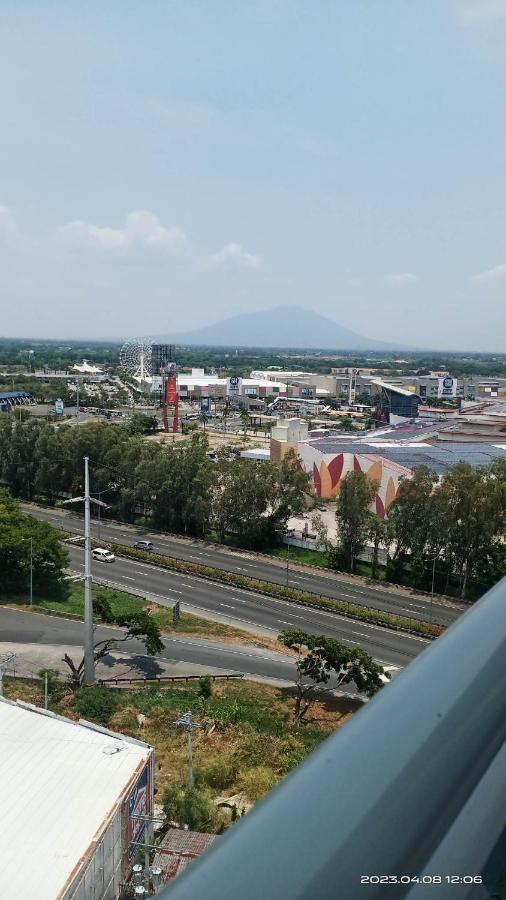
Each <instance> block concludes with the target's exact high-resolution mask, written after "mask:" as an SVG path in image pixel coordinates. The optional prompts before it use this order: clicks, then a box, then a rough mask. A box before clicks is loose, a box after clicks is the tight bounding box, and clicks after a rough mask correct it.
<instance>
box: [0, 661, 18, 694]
mask: <svg viewBox="0 0 506 900" xmlns="http://www.w3.org/2000/svg"><path fill="white" fill-rule="evenodd" d="M15 658H16V655H15V654H14V653H5V654H4V656H0V697H3V695H4V674H5V672H6V671H7V669H8V668H9V666H10V664H11V662H12V660H13V659H15Z"/></svg>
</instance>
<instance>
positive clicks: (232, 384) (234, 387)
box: [227, 375, 242, 397]
mask: <svg viewBox="0 0 506 900" xmlns="http://www.w3.org/2000/svg"><path fill="white" fill-rule="evenodd" d="M241 394H242V378H239V375H231V376H230V378H228V379H227V397H240V396H241Z"/></svg>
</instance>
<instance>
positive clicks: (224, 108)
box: [0, 0, 506, 351]
mask: <svg viewBox="0 0 506 900" xmlns="http://www.w3.org/2000/svg"><path fill="white" fill-rule="evenodd" d="M505 100H506V0H419V2H413V0H311V2H307V0H213V2H209V0H149V2H144V3H140V2H139V0H116V2H113V3H105V4H104V3H103V2H99V0H87V2H86V3H78V2H70V3H69V2H68V0H52V2H51V3H41V2H40V0H2V3H1V5H0V123H1V125H0V308H1V318H0V336H4V337H8V336H17V337H32V338H33V337H41V338H42V337H45V338H69V339H70V338H83V337H85V338H96V339H109V338H122V337H129V336H134V335H139V336H140V335H148V334H161V333H167V332H177V331H188V330H190V329H191V328H193V327H199V328H200V327H201V326H203V325H206V324H210V323H212V322H215V321H218V320H220V319H222V318H225V317H227V316H230V315H236V314H238V313H241V312H252V311H255V310H268V309H269V308H272V307H275V306H283V305H286V306H293V305H298V306H302V307H304V308H307V309H312V310H315V311H317V312H319V313H321V314H323V315H326V316H329V317H330V318H332V319H334V320H335V321H337V322H338V323H339V324H341V325H343V326H346V327H347V328H351V329H353V330H355V331H356V332H359V333H360V334H363V335H367V336H369V337H374V338H376V339H379V340H387V341H395V342H396V343H403V342H405V343H406V344H409V345H411V346H425V347H430V348H434V349H448V350H449V349H455V350H460V349H462V350H477V351H478V350H480V351H501V350H503V351H504V350H506V346H505V344H506V342H505V335H506V241H505V238H506V227H505V226H506V177H505V163H506V115H505V105H506V103H505Z"/></svg>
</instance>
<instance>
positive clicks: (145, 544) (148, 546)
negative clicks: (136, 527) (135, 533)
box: [134, 541, 153, 550]
mask: <svg viewBox="0 0 506 900" xmlns="http://www.w3.org/2000/svg"><path fill="white" fill-rule="evenodd" d="M134 547H136V548H137V550H153V542H152V541H136V542H135V544H134Z"/></svg>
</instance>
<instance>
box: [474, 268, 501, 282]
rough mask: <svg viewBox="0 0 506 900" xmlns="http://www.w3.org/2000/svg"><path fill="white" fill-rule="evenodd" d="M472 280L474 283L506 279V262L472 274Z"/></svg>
mask: <svg viewBox="0 0 506 900" xmlns="http://www.w3.org/2000/svg"><path fill="white" fill-rule="evenodd" d="M473 281H474V282H475V283H476V284H494V283H497V282H499V281H506V263H500V264H499V265H498V266H494V267H493V268H492V269H486V270H485V272H478V274H477V275H475V276H474V278H473Z"/></svg>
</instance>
